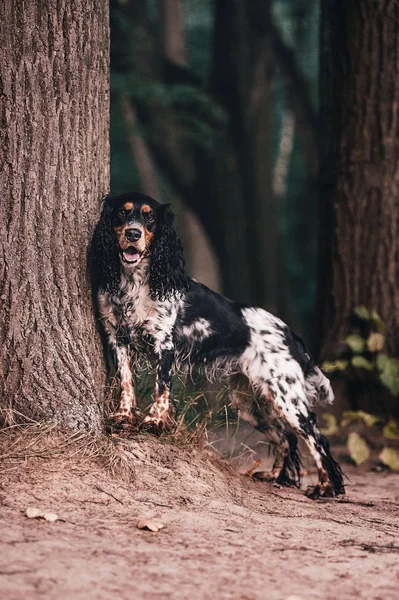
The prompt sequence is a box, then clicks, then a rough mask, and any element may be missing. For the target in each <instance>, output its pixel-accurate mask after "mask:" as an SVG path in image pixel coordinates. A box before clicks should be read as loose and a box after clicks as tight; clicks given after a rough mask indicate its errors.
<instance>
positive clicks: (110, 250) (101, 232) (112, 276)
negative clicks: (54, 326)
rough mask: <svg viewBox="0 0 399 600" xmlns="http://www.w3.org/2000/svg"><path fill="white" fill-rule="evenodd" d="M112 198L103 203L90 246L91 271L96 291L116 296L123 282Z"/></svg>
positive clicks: (106, 198)
mask: <svg viewBox="0 0 399 600" xmlns="http://www.w3.org/2000/svg"><path fill="white" fill-rule="evenodd" d="M109 201H110V196H106V197H105V198H104V201H103V209H102V212H101V217H100V220H99V222H98V223H97V226H96V228H95V230H94V234H93V238H92V242H91V246H90V271H91V276H92V279H93V285H94V288H95V289H96V290H99V289H101V290H103V291H104V292H109V293H110V294H116V292H117V291H118V289H119V285H120V280H121V274H120V270H121V266H120V259H119V251H118V242H117V239H116V236H115V233H114V231H113V230H112V227H111V208H110V205H109Z"/></svg>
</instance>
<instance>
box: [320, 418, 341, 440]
mask: <svg viewBox="0 0 399 600" xmlns="http://www.w3.org/2000/svg"><path fill="white" fill-rule="evenodd" d="M321 416H322V418H323V419H324V421H325V422H326V425H327V427H324V428H323V429H320V431H321V433H322V434H323V435H334V434H335V433H337V432H338V423H337V419H336V417H335V416H334V415H332V414H331V413H323V414H322V415H321Z"/></svg>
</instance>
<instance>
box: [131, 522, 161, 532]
mask: <svg viewBox="0 0 399 600" xmlns="http://www.w3.org/2000/svg"><path fill="white" fill-rule="evenodd" d="M137 527H138V528H139V529H148V530H149V531H154V532H157V531H159V530H160V529H163V528H164V527H165V525H164V524H163V523H161V522H160V521H152V520H151V519H140V521H139V522H138V524H137Z"/></svg>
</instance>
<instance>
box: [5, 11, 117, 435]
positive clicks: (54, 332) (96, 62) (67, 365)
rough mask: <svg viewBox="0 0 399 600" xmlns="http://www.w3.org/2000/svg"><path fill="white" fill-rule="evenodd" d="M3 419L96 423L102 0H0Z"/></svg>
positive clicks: (104, 44)
mask: <svg viewBox="0 0 399 600" xmlns="http://www.w3.org/2000/svg"><path fill="white" fill-rule="evenodd" d="M0 21H1V24H2V26H1V33H0V40H1V42H0V73H1V80H0V87H1V91H0V138H1V141H0V153H1V160H0V164H1V175H0V177H1V189H2V201H1V204H0V232H1V236H0V252H1V258H0V269H1V270H0V296H1V308H0V323H1V325H0V327H1V330H0V347H1V358H0V364H1V369H2V373H1V378H0V381H1V383H0V386H1V387H0V398H1V400H0V409H1V419H2V421H3V422H4V423H6V424H9V423H11V422H12V421H13V420H14V419H16V418H17V419H21V418H26V419H28V420H29V419H34V420H53V421H55V422H57V423H59V424H61V425H63V426H68V427H70V428H73V429H82V428H89V429H91V430H99V429H100V427H101V423H102V407H101V400H102V398H103V389H104V385H105V379H104V369H103V361H102V350H101V346H100V344H99V340H98V336H97V333H96V327H95V321H94V316H93V310H92V306H91V301H90V291H89V284H88V280H87V277H86V262H87V247H88V243H89V239H90V236H91V232H92V229H93V225H94V223H95V222H96V220H97V218H98V212H99V200H100V197H101V196H102V195H103V194H104V193H105V192H107V191H108V186H109V175H108V162H109V144H108V125H109V119H108V108H109V104H108V60H109V58H108V52H109V45H108V2H107V0H89V1H88V2H87V1H84V0H71V1H70V2H64V3H60V2H57V1H56V0H41V1H40V2H39V1H38V0H32V2H24V3H23V2H18V0H15V1H12V2H2V3H1V5H0Z"/></svg>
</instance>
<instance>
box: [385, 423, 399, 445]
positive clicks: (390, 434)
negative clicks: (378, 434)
mask: <svg viewBox="0 0 399 600" xmlns="http://www.w3.org/2000/svg"><path fill="white" fill-rule="evenodd" d="M382 433H383V434H384V437H386V438H387V439H388V440H399V425H398V423H397V422H396V421H395V419H389V421H388V423H387V424H386V425H385V427H384V429H383V430H382Z"/></svg>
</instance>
